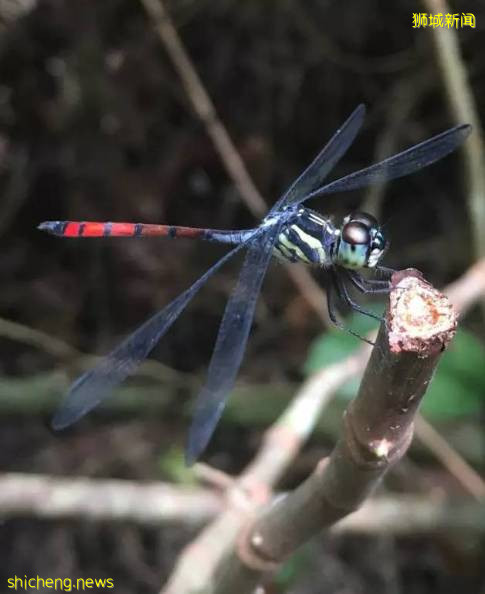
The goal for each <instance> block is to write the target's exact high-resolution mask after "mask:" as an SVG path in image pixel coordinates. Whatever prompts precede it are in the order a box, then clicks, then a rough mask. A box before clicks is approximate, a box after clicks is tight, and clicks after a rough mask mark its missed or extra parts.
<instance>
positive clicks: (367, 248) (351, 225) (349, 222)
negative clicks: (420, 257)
mask: <svg viewBox="0 0 485 594" xmlns="http://www.w3.org/2000/svg"><path fill="white" fill-rule="evenodd" d="M386 248H387V241H386V239H385V237H384V234H383V233H382V231H381V228H380V226H379V223H378V222H377V220H376V219H375V218H374V217H373V216H372V215H370V214H367V213H365V212H353V213H351V214H350V215H348V216H346V217H345V219H344V220H343V223H342V226H341V228H340V234H339V237H338V240H337V249H336V258H335V259H336V264H339V265H340V266H343V267H344V268H350V269H352V270H357V269H359V268H374V266H376V265H377V264H378V263H379V260H380V259H381V258H382V255H383V254H384V252H385V250H386Z"/></svg>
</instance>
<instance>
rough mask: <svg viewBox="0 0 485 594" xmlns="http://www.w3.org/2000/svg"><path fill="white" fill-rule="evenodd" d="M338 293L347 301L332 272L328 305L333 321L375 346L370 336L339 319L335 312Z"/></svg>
mask: <svg viewBox="0 0 485 594" xmlns="http://www.w3.org/2000/svg"><path fill="white" fill-rule="evenodd" d="M336 295H337V296H338V297H339V298H340V299H341V300H342V301H345V298H344V297H343V296H342V294H341V291H340V287H339V284H338V282H337V279H336V278H335V275H334V274H332V273H330V278H329V282H328V285H327V306H328V315H329V317H330V320H331V322H332V323H333V324H334V325H335V326H337V328H339V329H340V330H344V331H345V332H348V333H349V334H352V336H355V337H356V338H359V339H360V340H363V341H364V342H366V343H367V344H370V345H371V346H374V343H373V342H372V341H371V340H369V339H368V338H365V336H361V335H360V334H359V333H358V332H355V331H354V330H352V329H351V328H347V327H346V326H344V325H343V324H342V322H341V321H340V320H339V319H338V317H337V314H336V313H335V296H336Z"/></svg>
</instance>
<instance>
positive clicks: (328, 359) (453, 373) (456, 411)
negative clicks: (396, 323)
mask: <svg viewBox="0 0 485 594" xmlns="http://www.w3.org/2000/svg"><path fill="white" fill-rule="evenodd" d="M371 311H374V312H375V309H374V310H371ZM346 325H347V326H348V327H351V328H352V330H355V331H356V332H358V333H359V334H361V335H365V334H367V333H368V332H369V331H370V330H371V329H372V328H376V326H377V322H376V321H375V320H373V319H372V318H369V317H368V316H363V315H361V314H354V315H353V316H352V317H351V318H350V319H349V320H347V321H346ZM359 346H360V341H359V340H358V339H356V338H355V337H353V336H351V335H349V334H348V333H347V332H342V331H341V330H339V329H332V330H330V331H329V332H326V333H325V334H322V335H321V336H319V337H318V338H317V339H316V340H315V341H314V342H313V344H312V346H311V348H310V353H309V355H308V358H307V360H306V362H305V365H304V372H305V373H306V374H311V373H315V372H316V371H318V370H319V369H322V368H323V367H326V366H328V365H331V364H333V363H336V362H338V361H341V360H342V359H344V358H346V357H348V356H349V355H350V354H352V352H353V351H355V349H357V348H358V347H359ZM484 371H485V347H484V345H483V344H482V343H481V342H480V341H479V340H478V339H477V338H476V337H475V336H474V335H473V334H472V333H470V332H468V331H467V330H463V329H460V330H458V332H457V334H456V336H455V338H454V340H453V342H452V343H451V345H450V347H449V348H448V349H447V351H446V352H445V353H444V354H443V357H442V359H441V362H440V365H439V368H438V371H437V373H436V375H435V377H434V378H433V381H432V382H431V383H430V387H429V389H428V392H427V393H426V396H425V398H424V400H423V405H422V411H423V413H424V414H425V415H426V416H427V417H428V418H429V419H430V420H435V421H449V420H452V419H457V418H463V417H471V416H474V415H477V414H479V412H480V410H482V409H483V406H484V404H485V373H484ZM359 382H360V378H355V379H353V380H350V381H349V382H347V383H346V384H344V385H343V386H342V388H341V389H340V390H339V391H338V394H337V396H338V397H339V398H342V399H345V400H349V399H351V398H353V397H354V396H355V395H356V393H357V390H358V386H359Z"/></svg>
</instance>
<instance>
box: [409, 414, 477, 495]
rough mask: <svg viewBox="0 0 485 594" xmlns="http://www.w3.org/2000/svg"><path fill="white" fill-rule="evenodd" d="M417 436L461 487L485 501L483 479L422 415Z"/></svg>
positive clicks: (418, 420) (417, 428)
mask: <svg viewBox="0 0 485 594" xmlns="http://www.w3.org/2000/svg"><path fill="white" fill-rule="evenodd" d="M416 436H417V437H418V439H419V440H420V441H421V442H422V443H423V444H424V445H425V446H426V447H427V448H428V449H429V450H430V451H431V452H433V454H434V455H435V456H436V457H437V458H438V460H439V461H440V462H441V463H442V464H443V466H444V467H445V468H446V469H448V471H449V473H450V474H451V475H453V476H455V477H457V478H458V480H459V481H460V483H461V485H463V486H464V487H465V488H466V490H467V491H468V492H469V493H471V494H472V495H473V496H474V497H475V499H477V501H482V500H483V499H485V482H484V481H483V479H482V477H481V476H480V475H479V474H478V473H477V472H476V471H475V470H474V469H473V468H472V467H471V466H470V464H468V462H467V461H466V460H464V459H463V457H462V456H460V455H459V454H458V453H457V451H456V450H455V449H454V448H452V447H451V446H450V444H449V443H448V442H447V441H446V439H445V438H444V437H442V436H441V435H440V434H439V432H438V431H436V429H435V428H434V427H433V426H432V425H431V424H430V423H428V421H426V419H424V418H423V417H422V416H421V415H419V416H418V418H417V419H416Z"/></svg>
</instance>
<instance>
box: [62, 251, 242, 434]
mask: <svg viewBox="0 0 485 594" xmlns="http://www.w3.org/2000/svg"><path fill="white" fill-rule="evenodd" d="M244 245H245V244H244V243H242V244H241V245H238V246H237V247H236V248H234V249H233V250H231V251H230V252H228V253H227V254H226V255H225V256H224V257H223V258H221V259H220V260H219V261H218V262H216V264H214V266H212V268H210V269H209V270H208V271H207V272H206V273H205V274H204V275H202V276H201V277H200V278H199V279H198V280H197V281H196V282H195V283H194V284H193V285H192V286H191V287H189V288H188V289H187V290H186V291H184V292H183V293H182V294H181V295H179V296H178V297H177V298H176V299H174V301H172V302H171V303H169V304H168V305H167V306H166V307H165V308H164V309H162V310H161V311H159V312H158V313H156V314H155V315H154V316H152V317H151V318H150V319H148V320H147V321H146V322H145V323H144V324H143V325H141V326H140V327H139V328H138V329H137V330H135V332H134V333H133V334H131V335H130V336H129V337H128V338H126V339H125V340H124V341H123V342H122V343H121V344H120V345H119V346H118V347H116V348H115V349H114V350H113V351H112V352H111V353H110V354H109V355H107V356H106V357H104V358H103V360H102V361H101V362H100V363H99V364H98V365H97V366H96V367H94V369H91V370H90V371H88V372H86V373H84V374H83V375H81V376H80V377H79V378H78V379H77V380H76V381H75V382H74V383H73V384H72V386H71V388H70V390H69V392H68V393H67V395H66V397H65V399H64V402H63V403H62V404H61V407H60V408H59V410H58V411H57V413H56V414H55V415H54V418H53V419H52V427H53V428H54V429H63V428H65V427H67V426H69V425H71V424H72V423H74V422H76V421H77V420H79V419H80V418H81V417H83V416H84V415H85V414H87V413H88V412H89V411H90V410H92V409H93V408H94V407H95V406H97V405H98V404H99V403H100V402H101V401H102V400H104V399H105V398H106V397H107V396H109V394H110V392H111V391H112V390H113V388H115V387H116V386H117V385H118V384H120V383H121V382H122V381H123V380H124V379H126V378H127V377H128V376H129V375H131V374H133V373H134V372H135V371H136V370H137V368H138V366H139V365H140V363H142V361H143V360H144V359H146V357H148V355H149V354H150V352H151V351H152V349H153V348H154V347H155V346H156V344H157V343H158V342H159V340H160V339H161V338H162V336H163V335H164V334H165V332H167V330H168V329H169V328H170V326H171V325H172V324H173V323H174V322H175V320H176V319H177V318H178V316H179V315H180V314H181V313H182V311H183V310H184V308H185V307H186V305H187V304H188V303H189V301H190V300H191V299H192V298H193V297H194V296H195V294H196V293H197V292H198V291H199V289H200V288H201V287H202V285H203V284H204V283H205V282H206V281H207V280H208V279H209V277H211V276H212V275H213V274H214V272H216V270H218V269H219V268H220V267H221V266H222V265H223V264H224V263H225V262H227V260H229V259H230V258H231V257H232V256H233V255H235V254H236V252H238V251H239V250H240V249H241V248H242V247H244Z"/></svg>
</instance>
